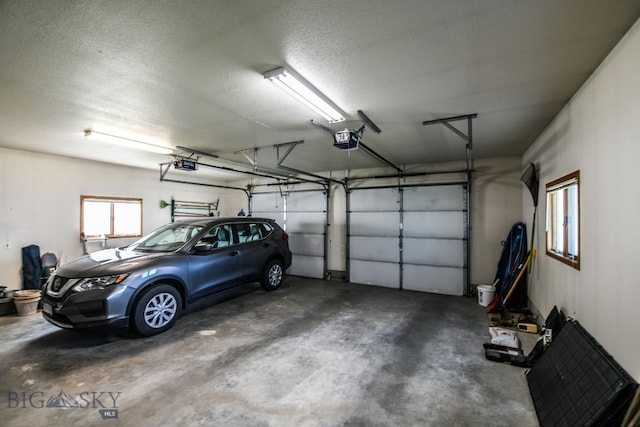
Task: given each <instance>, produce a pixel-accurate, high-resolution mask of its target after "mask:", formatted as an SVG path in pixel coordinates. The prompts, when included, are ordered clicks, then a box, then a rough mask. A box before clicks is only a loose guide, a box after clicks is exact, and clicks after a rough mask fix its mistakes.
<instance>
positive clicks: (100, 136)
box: [84, 129, 173, 154]
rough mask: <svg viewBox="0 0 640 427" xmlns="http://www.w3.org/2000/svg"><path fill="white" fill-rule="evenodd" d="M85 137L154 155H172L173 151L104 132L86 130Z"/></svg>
mask: <svg viewBox="0 0 640 427" xmlns="http://www.w3.org/2000/svg"><path fill="white" fill-rule="evenodd" d="M84 136H86V137H87V138H92V139H95V140H97V141H102V142H108V143H110V144H116V145H120V146H123V147H127V148H135V149H138V150H145V151H151V152H152V153H159V154H172V153H173V149H172V148H170V147H164V146H161V145H156V144H151V143H149V142H144V141H138V140H136V139H131V138H127V137H124V136H117V135H111V134H108V133H104V132H98V131H96V130H93V129H85V131H84Z"/></svg>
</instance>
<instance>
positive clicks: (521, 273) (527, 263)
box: [502, 249, 535, 304]
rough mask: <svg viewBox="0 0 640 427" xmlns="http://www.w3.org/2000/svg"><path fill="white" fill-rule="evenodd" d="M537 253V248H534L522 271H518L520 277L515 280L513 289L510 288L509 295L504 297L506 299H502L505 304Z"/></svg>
mask: <svg viewBox="0 0 640 427" xmlns="http://www.w3.org/2000/svg"><path fill="white" fill-rule="evenodd" d="M534 254H535V249H532V250H531V251H530V252H529V255H527V260H526V261H525V262H524V265H523V266H522V268H521V269H520V273H518V277H516V281H515V282H513V286H511V289H509V292H508V293H507V296H506V297H504V300H503V301H502V303H503V304H504V303H505V302H507V300H508V299H509V297H510V296H511V294H512V293H513V291H514V290H515V289H516V286H517V285H518V282H519V281H520V279H521V278H522V275H523V274H524V271H525V270H526V269H527V266H528V265H529V262H530V261H531V257H532V256H533V255H534Z"/></svg>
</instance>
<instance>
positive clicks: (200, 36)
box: [0, 0, 640, 178]
mask: <svg viewBox="0 0 640 427" xmlns="http://www.w3.org/2000/svg"><path fill="white" fill-rule="evenodd" d="M638 17H640V2H638V1H637V0H606V1H605V0H599V1H595V0H563V1H557V0H536V1H530V0H483V1H477V0H442V1H434V0H415V1H407V0H396V1H390V0H380V1H374V0H345V1H328V0H310V1H301V0H295V1H268V0H256V1H249V0H244V1H238V0H234V1H204V0H203V1H193V0H182V1H137V0H126V1H114V0H107V1H83V2H71V1H62V0H49V1H45V0H41V1H29V0H16V1H6V0H5V1H0V58H1V60H0V93H1V94H2V96H1V97H0V146H2V147H8V148H17V149H23V150H28V151H34V152H43V153H52V154H60V155H66V156H73V157H77V158H83V159H84V158H86V159H94V160H100V161H107V162H114V163H119V164H125V165H131V166H137V167H148V168H158V164H159V163H160V162H163V161H167V160H169V158H168V157H167V156H162V155H156V154H150V153H146V152H141V151H137V150H130V149H125V148H119V147H116V146H109V145H107V144H102V143H93V142H89V141H86V138H84V136H83V132H82V131H83V130H84V129H86V128H94V129H96V130H105V131H108V132H112V133H118V134H123V135H130V134H137V135H143V137H142V138H146V139H149V140H152V139H161V140H165V141H168V142H169V143H170V144H171V145H172V146H185V147H190V148H194V149H197V150H200V151H205V152H211V153H216V154H219V155H220V156H221V157H222V158H225V159H228V160H232V161H235V162H242V163H247V160H246V159H245V157H244V156H243V155H241V154H237V153H236V152H237V151H238V150H242V149H253V148H259V150H258V151H257V161H258V165H259V166H262V167H269V168H273V167H275V163H276V161H277V159H276V151H275V149H274V147H273V146H274V144H282V143H286V142H290V141H298V140H303V141H304V143H303V144H301V145H298V146H297V147H296V148H295V149H294V150H293V151H292V152H291V154H290V155H289V156H288V157H287V159H286V162H285V164H286V165H287V166H290V167H294V168H298V169H302V170H305V171H310V172H317V171H329V170H344V169H354V168H363V167H377V166H380V164H379V163H378V162H377V161H376V160H375V159H373V158H372V157H370V156H367V155H366V154H365V153H364V152H362V150H357V151H353V152H351V153H347V152H344V151H340V150H337V149H335V148H334V147H333V146H332V140H331V136H330V135H328V134H327V133H325V132H323V131H322V130H321V129H319V128H317V127H315V126H313V125H311V123H310V121H311V119H315V120H317V121H319V122H321V123H323V124H324V125H325V126H328V127H330V128H332V129H334V130H339V129H343V128H345V127H349V128H359V127H360V126H361V122H360V120H359V119H358V116H357V114H356V111H357V110H359V109H361V110H363V111H364V112H365V113H366V114H367V115H368V116H369V117H370V118H371V119H372V120H373V121H374V122H375V123H376V124H377V125H378V126H379V127H380V128H381V129H382V133H381V134H380V135H377V134H375V133H373V132H371V131H368V130H365V133H364V138H363V141H364V142H365V143H366V145H367V146H368V147H370V148H371V149H373V150H375V151H376V152H378V153H379V154H381V155H382V156H384V157H385V158H386V159H388V160H389V161H391V162H392V163H394V164H396V165H398V166H403V165H406V164H415V163H428V162H441V161H449V160H455V159H462V158H464V156H465V148H464V141H462V140H461V139H460V138H459V137H457V136H456V135H454V134H453V133H452V132H451V131H449V130H447V129H446V128H445V127H444V126H441V125H438V126H427V127H425V126H422V122H423V121H425V120H431V119H437V118H442V117H450V116H457V115H464V114H472V113H477V114H478V117H477V119H475V120H474V121H473V137H474V146H473V148H474V149H473V156H474V157H475V158H482V157H492V156H503V155H519V154H521V153H523V152H524V150H525V149H526V148H527V147H528V146H529V145H530V144H531V143H532V142H533V140H534V139H535V138H536V136H537V135H539V134H540V132H541V131H542V130H543V129H544V128H545V127H546V126H547V124H548V123H549V122H550V121H551V119H552V118H553V117H554V116H555V115H556V114H557V112H558V111H559V110H560V109H561V108H562V106H563V105H565V104H566V103H567V101H568V100H569V99H570V97H571V96H572V95H573V94H574V93H575V92H576V90H577V89H578V88H579V87H580V86H581V85H582V84H583V83H584V81H585V80H586V79H587V78H588V77H589V75H590V74H591V73H592V72H593V71H594V70H595V68H596V67H597V66H598V64H599V63H600V62H601V61H602V60H603V59H604V58H605V57H606V55H607V54H608V53H609V52H610V50H611V49H612V48H613V47H614V46H615V44H616V43H617V42H618V41H619V40H620V38H621V37H622V36H623V35H624V33H625V32H626V31H627V30H628V29H629V28H630V27H631V25H632V24H633V23H634V22H635V21H636V20H637V19H638ZM283 65H284V66H289V67H291V68H293V69H294V70H296V71H297V72H298V73H299V74H301V75H303V76H304V77H305V78H306V79H307V80H308V81H310V82H311V83H312V84H313V85H315V86H316V87H317V88H318V89H320V90H321V91H322V92H323V93H324V94H325V95H327V96H328V97H329V98H331V99H332V100H333V101H334V102H335V103H336V104H337V105H338V106H339V107H340V108H341V109H342V110H344V111H345V112H346V113H347V117H348V118H347V122H345V123H340V124H336V125H330V124H328V123H326V122H325V121H323V119H321V118H320V117H318V116H316V115H315V113H313V112H312V111H311V110H308V109H307V108H306V107H305V106H303V105H302V104H300V103H299V102H298V101H296V100H295V99H293V98H291V97H290V96H289V95H287V94H286V93H283V92H281V91H280V89H278V88H277V87H276V86H274V85H273V84H271V83H270V82H269V81H267V80H265V79H264V78H263V73H264V72H266V71H268V70H271V69H273V68H276V67H278V66H283ZM462 123H463V124H464V122H462ZM459 125H460V123H458V126H459ZM461 129H462V130H464V131H466V127H465V126H462V128H461ZM207 161H208V160H207ZM220 178H226V176H225V175H221V176H220Z"/></svg>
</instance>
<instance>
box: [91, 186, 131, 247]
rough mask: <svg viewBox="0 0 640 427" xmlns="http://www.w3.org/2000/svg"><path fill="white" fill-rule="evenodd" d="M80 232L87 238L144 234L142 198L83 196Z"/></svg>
mask: <svg viewBox="0 0 640 427" xmlns="http://www.w3.org/2000/svg"><path fill="white" fill-rule="evenodd" d="M80 232H81V233H84V235H85V237H86V238H87V239H91V238H101V237H103V236H104V237H108V238H114V237H140V236H142V199H131V198H125V197H101V196H81V197H80Z"/></svg>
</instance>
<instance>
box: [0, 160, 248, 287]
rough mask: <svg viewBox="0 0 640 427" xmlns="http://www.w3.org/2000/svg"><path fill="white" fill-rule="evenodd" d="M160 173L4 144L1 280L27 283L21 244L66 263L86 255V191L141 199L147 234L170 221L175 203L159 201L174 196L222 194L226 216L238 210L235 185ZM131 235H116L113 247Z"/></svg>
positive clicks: (192, 197) (194, 198)
mask: <svg viewBox="0 0 640 427" xmlns="http://www.w3.org/2000/svg"><path fill="white" fill-rule="evenodd" d="M159 175H160V173H159V170H158V171H153V170H145V169H133V168H126V167H122V166H117V165H112V164H108V163H99V162H91V161H85V160H78V159H70V158H66V157H57V156H49V155H44V154H36V153H30V152H24V151H18V150H9V149H0V245H1V246H0V284H3V285H6V286H8V287H9V288H10V289H19V288H21V287H22V275H21V268H22V252H21V248H22V247H25V246H28V245H31V244H35V245H38V246H40V253H41V254H43V253H45V252H53V253H55V254H61V256H60V259H61V262H62V263H65V262H68V261H71V260H72V259H74V258H76V257H78V256H80V255H82V244H81V242H80V196H81V195H92V196H114V197H138V198H142V199H143V233H148V232H150V231H152V230H153V229H155V228H157V227H159V226H161V225H163V224H165V223H168V222H170V221H171V212H170V208H168V207H167V208H165V209H161V208H160V200H165V201H170V200H171V198H172V197H174V198H175V199H177V200H189V201H203V202H209V201H215V200H216V199H217V198H218V197H220V205H219V208H220V211H221V213H222V215H235V214H236V212H237V211H235V210H234V209H235V208H236V207H235V206H233V205H230V204H229V203H228V202H227V199H228V198H229V196H230V194H233V193H235V191H233V190H231V191H230V190H223V189H217V188H211V187H203V186H193V185H185V184H174V183H167V182H160V179H159ZM237 193H240V194H243V193H242V192H239V191H238V192H237ZM132 240H134V239H112V240H109V242H108V246H109V247H114V246H122V245H124V244H126V243H129V242H131V241H132ZM6 243H8V244H9V245H10V248H8V249H7V248H5V244H6ZM88 249H89V250H90V251H92V250H97V249H99V245H96V246H89V247H88Z"/></svg>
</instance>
